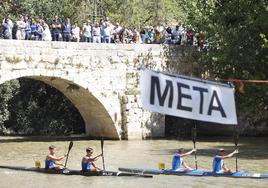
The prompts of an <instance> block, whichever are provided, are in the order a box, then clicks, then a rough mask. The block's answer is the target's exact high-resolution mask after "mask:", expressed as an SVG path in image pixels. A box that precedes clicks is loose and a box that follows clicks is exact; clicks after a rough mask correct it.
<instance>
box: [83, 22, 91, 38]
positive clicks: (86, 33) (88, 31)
mask: <svg viewBox="0 0 268 188" xmlns="http://www.w3.org/2000/svg"><path fill="white" fill-rule="evenodd" d="M91 27H92V26H91V24H90V20H88V21H87V22H86V23H85V24H84V25H83V35H84V42H91V40H92V35H91Z"/></svg>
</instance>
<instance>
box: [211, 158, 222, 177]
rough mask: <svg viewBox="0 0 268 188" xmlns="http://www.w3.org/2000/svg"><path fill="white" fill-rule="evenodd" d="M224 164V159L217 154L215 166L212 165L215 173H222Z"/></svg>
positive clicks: (214, 161)
mask: <svg viewBox="0 0 268 188" xmlns="http://www.w3.org/2000/svg"><path fill="white" fill-rule="evenodd" d="M223 165H224V161H223V159H222V157H221V156H219V155H216V156H215V157H214V160H213V166H212V171H213V172H214V173H222V172H223Z"/></svg>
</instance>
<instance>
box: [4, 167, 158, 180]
mask: <svg viewBox="0 0 268 188" xmlns="http://www.w3.org/2000/svg"><path fill="white" fill-rule="evenodd" d="M0 168H2V169H9V170H19V171H28V172H38V173H45V174H62V175H79V176H126V177H143V178H152V177H153V176H152V175H146V174H139V173H126V172H114V171H99V172H82V171H80V170H69V169H65V170H60V171H57V170H46V169H44V168H35V167H23V166H0Z"/></svg>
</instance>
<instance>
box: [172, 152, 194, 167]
mask: <svg viewBox="0 0 268 188" xmlns="http://www.w3.org/2000/svg"><path fill="white" fill-rule="evenodd" d="M193 152H196V149H192V150H191V151H188V152H185V151H184V149H183V148H180V149H178V152H177V153H175V154H174V156H173V159H172V170H175V171H188V170H193V169H192V168H190V167H189V166H188V165H187V163H186V162H185V161H184V159H183V158H184V157H186V156H189V155H191V154H192V153H193Z"/></svg>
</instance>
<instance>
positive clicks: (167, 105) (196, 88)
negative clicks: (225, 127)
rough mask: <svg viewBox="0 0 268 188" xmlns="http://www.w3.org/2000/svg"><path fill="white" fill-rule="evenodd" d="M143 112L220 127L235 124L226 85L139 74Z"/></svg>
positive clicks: (158, 74) (230, 88)
mask: <svg viewBox="0 0 268 188" xmlns="http://www.w3.org/2000/svg"><path fill="white" fill-rule="evenodd" d="M141 97H142V105H143V108H145V109H147V110H151V111H154V112H159V113H163V114H168V115H173V116H178V117H184V118H189V119H194V120H200V121H208V122H216V123H221V124H237V118H236V110H235V102H234V90H233V88H232V87H230V86H229V85H227V84H216V83H213V82H211V83H208V82H206V81H202V80H200V79H194V78H190V77H180V76H174V75H166V74H162V73H159V72H154V71H150V70H146V69H144V70H141Z"/></svg>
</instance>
